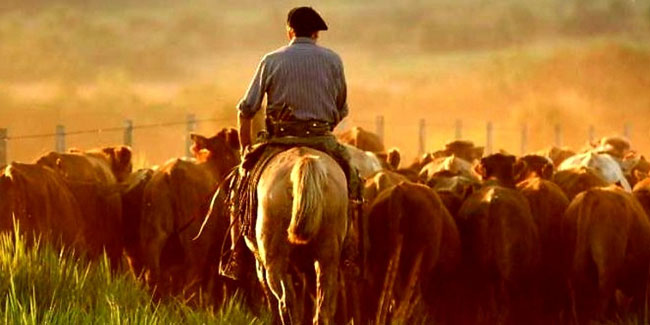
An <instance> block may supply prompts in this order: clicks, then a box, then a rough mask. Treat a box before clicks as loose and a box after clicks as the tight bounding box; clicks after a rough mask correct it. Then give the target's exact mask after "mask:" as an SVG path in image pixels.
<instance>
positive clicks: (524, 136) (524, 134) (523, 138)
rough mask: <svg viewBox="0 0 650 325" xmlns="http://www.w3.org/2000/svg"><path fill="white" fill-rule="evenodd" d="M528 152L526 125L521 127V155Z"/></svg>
mask: <svg viewBox="0 0 650 325" xmlns="http://www.w3.org/2000/svg"><path fill="white" fill-rule="evenodd" d="M527 150H528V125H527V124H524V125H523V126H522V127H521V155H522V156H523V155H525V154H526V152H527Z"/></svg>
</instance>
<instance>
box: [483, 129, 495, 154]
mask: <svg viewBox="0 0 650 325" xmlns="http://www.w3.org/2000/svg"><path fill="white" fill-rule="evenodd" d="M485 130H486V132H487V134H486V135H485V139H486V141H485V152H486V153H487V154H488V155H490V154H492V131H493V127H492V121H488V122H487V126H486V129H485Z"/></svg>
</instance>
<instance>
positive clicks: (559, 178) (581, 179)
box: [553, 167, 608, 201]
mask: <svg viewBox="0 0 650 325" xmlns="http://www.w3.org/2000/svg"><path fill="white" fill-rule="evenodd" d="M553 182H554V183H555V184H557V185H558V186H559V187H560V188H561V189H562V191H563V192H564V194H566V196H567V198H568V199H569V201H571V200H573V198H574V197H575V196H576V195H578V193H580V192H582V191H586V190H588V189H590V188H594V187H601V186H607V185H608V184H607V182H605V181H604V180H603V179H602V178H600V177H598V175H596V173H594V171H593V170H591V169H590V168H586V167H580V168H573V169H569V170H562V171H559V172H557V173H555V175H553Z"/></svg>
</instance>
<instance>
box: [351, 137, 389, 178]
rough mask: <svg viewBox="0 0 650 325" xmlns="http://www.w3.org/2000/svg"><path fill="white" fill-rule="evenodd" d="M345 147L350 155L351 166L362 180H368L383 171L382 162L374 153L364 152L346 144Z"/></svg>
mask: <svg viewBox="0 0 650 325" xmlns="http://www.w3.org/2000/svg"><path fill="white" fill-rule="evenodd" d="M344 146H345V148H346V150H347V151H348V154H349V155H350V164H351V165H352V166H354V167H355V168H356V169H357V171H358V172H359V176H361V177H362V178H367V177H368V176H370V175H372V174H374V173H376V172H378V171H380V170H382V169H383V165H382V162H381V160H380V159H379V158H378V157H377V155H376V154H374V153H373V152H370V151H364V150H361V149H359V148H357V147H354V146H352V145H349V144H344Z"/></svg>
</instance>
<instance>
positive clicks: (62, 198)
mask: <svg viewBox="0 0 650 325" xmlns="http://www.w3.org/2000/svg"><path fill="white" fill-rule="evenodd" d="M14 220H15V222H16V223H17V225H16V227H17V228H14ZM85 223H86V220H85V219H84V218H83V217H82V214H81V211H80V209H79V204H78V203H77V200H76V198H75V197H74V195H72V193H71V192H70V190H69V189H68V187H67V185H66V184H65V182H64V180H63V179H62V178H61V176H60V175H59V174H57V173H56V172H54V171H53V170H52V169H50V168H48V167H44V166H41V165H37V164H24V163H17V162H12V163H10V164H9V165H7V166H5V167H4V168H2V169H0V230H1V231H3V232H6V231H8V232H12V231H14V230H19V231H20V233H21V234H24V235H25V237H26V239H27V240H28V242H31V240H32V239H34V238H35V236H38V237H41V238H42V239H43V240H44V241H46V242H48V243H51V244H53V245H54V246H55V247H58V248H60V247H65V248H72V249H74V250H75V251H76V252H79V253H80V254H81V253H85V250H86V245H85V241H86V237H85V229H84V224H85Z"/></svg>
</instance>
